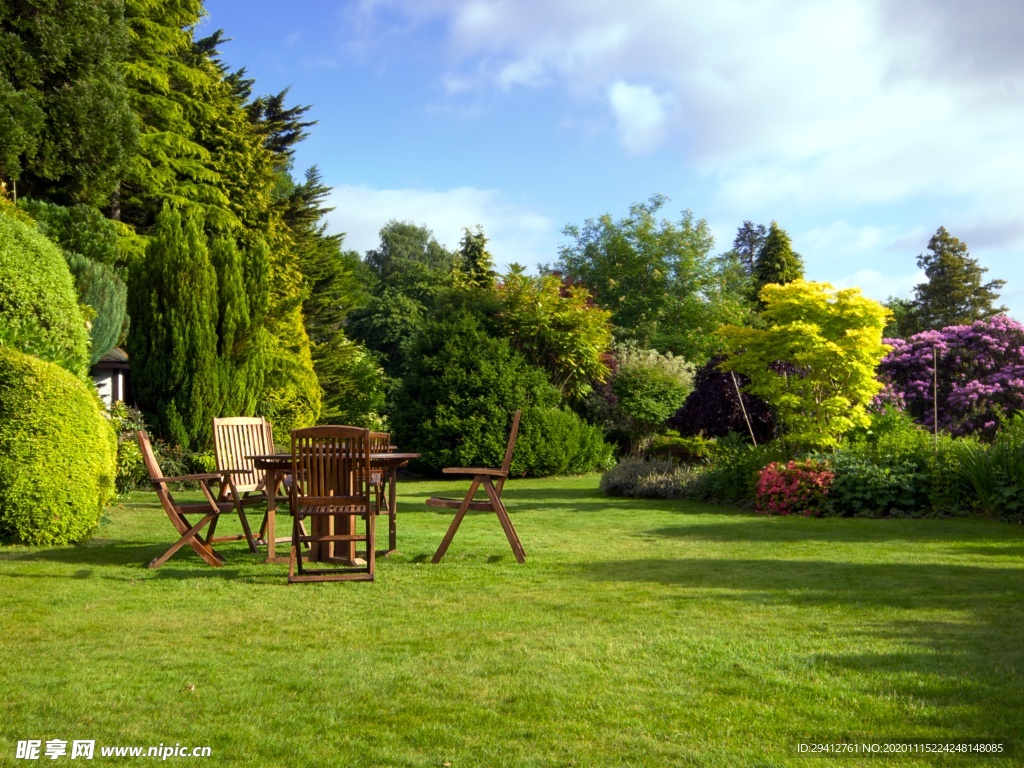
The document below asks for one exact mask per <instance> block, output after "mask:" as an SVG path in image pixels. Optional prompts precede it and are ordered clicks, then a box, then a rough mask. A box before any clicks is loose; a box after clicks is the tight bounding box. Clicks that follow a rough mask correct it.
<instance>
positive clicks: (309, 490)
mask: <svg viewBox="0 0 1024 768" xmlns="http://www.w3.org/2000/svg"><path fill="white" fill-rule="evenodd" d="M292 477H293V483H292V498H293V503H294V504H295V506H297V507H326V506H331V507H338V506H345V507H365V508H366V510H367V511H369V508H370V487H371V478H370V431H369V430H368V429H360V428H358V427H337V426H325V427H307V428H306V429H293V430H292ZM294 511H295V510H294V509H293V512H294Z"/></svg>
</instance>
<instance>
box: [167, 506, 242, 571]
mask: <svg viewBox="0 0 1024 768" xmlns="http://www.w3.org/2000/svg"><path fill="white" fill-rule="evenodd" d="M216 519H217V516H216V515H214V514H209V515H207V516H206V517H204V518H203V519H202V520H200V521H199V522H198V523H196V524H195V525H193V526H192V527H191V528H189V529H188V530H187V531H185V533H184V534H183V535H182V537H181V538H180V539H178V540H177V541H176V542H174V544H173V545H172V546H171V548H170V549H168V550H167V551H166V552H164V553H163V554H162V555H160V557H155V558H153V560H151V561H150V563H149V567H150V568H159V567H160V566H161V565H163V564H164V563H166V562H167V560H168V559H169V558H170V557H171V556H172V555H174V553H175V552H177V551H178V550H179V549H181V548H182V547H183V546H185V545H186V544H188V545H190V546H191V547H192V549H194V550H195V551H196V553H197V554H198V555H199V556H200V557H201V558H203V560H205V561H206V562H207V563H208V564H209V565H211V566H213V567H214V568H219V567H220V566H222V565H224V563H223V561H222V560H221V559H220V557H219V556H218V555H217V553H216V552H214V551H213V550H212V549H210V547H209V545H207V544H205V543H204V542H202V541H201V540H200V539H199V536H198V534H199V531H201V530H202V529H203V527H204V526H206V525H207V524H208V523H210V521H213V520H216Z"/></svg>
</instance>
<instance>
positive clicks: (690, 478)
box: [601, 456, 701, 499]
mask: <svg viewBox="0 0 1024 768" xmlns="http://www.w3.org/2000/svg"><path fill="white" fill-rule="evenodd" d="M700 477H701V472H700V470H696V469H694V468H692V467H681V466H679V465H677V464H676V463H675V462H672V461H666V460H663V459H641V458H639V457H636V456H629V457H627V458H625V459H623V460H622V461H620V462H619V463H618V464H616V465H615V466H614V467H612V468H611V469H609V470H608V471H607V472H605V473H604V474H603V475H601V491H602V493H604V494H605V495H607V496H628V497H632V498H640V499H683V498H691V497H693V496H694V495H695V494H694V488H695V486H696V485H697V484H698V483H699V481H700Z"/></svg>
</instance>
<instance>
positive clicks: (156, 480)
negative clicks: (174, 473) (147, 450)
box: [149, 472, 228, 483]
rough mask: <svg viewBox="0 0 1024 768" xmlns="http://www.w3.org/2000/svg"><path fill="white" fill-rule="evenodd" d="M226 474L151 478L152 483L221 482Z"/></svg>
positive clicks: (211, 473) (215, 473)
mask: <svg viewBox="0 0 1024 768" xmlns="http://www.w3.org/2000/svg"><path fill="white" fill-rule="evenodd" d="M227 474H228V473H227V472H208V473H206V474H203V475H179V476H178V477H151V478H149V480H150V482H153V483H196V482H200V481H202V480H218V481H221V482H223V481H224V477H225V476H226V475H227Z"/></svg>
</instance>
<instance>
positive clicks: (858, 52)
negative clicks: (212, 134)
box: [198, 0, 1024, 318]
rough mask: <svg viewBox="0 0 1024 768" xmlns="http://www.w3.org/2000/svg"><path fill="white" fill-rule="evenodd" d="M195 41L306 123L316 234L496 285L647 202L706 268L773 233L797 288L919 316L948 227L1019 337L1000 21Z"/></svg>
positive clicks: (419, 21)
mask: <svg viewBox="0 0 1024 768" xmlns="http://www.w3.org/2000/svg"><path fill="white" fill-rule="evenodd" d="M206 7H207V12H208V17H207V18H206V19H205V20H204V22H203V23H202V26H201V28H200V29H199V31H198V33H199V34H200V35H205V34H209V33H210V32H212V31H213V30H215V29H223V30H224V32H225V33H226V36H227V37H229V38H231V42H229V43H227V44H225V45H224V46H223V47H222V49H221V54H222V58H223V59H224V60H225V61H226V62H227V63H228V64H229V65H230V66H231V67H232V68H238V67H242V66H244V67H245V68H246V70H247V71H248V73H249V75H250V76H251V77H254V78H255V79H256V85H255V89H256V91H257V93H276V92H278V91H281V90H283V89H285V88H289V89H290V91H289V98H290V103H291V104H305V105H311V109H310V112H309V116H310V117H311V118H312V119H315V120H317V121H318V122H317V125H316V126H314V127H313V128H312V129H311V136H310V137H309V138H308V139H307V140H306V141H305V142H303V143H302V144H301V145H300V146H299V148H298V151H297V153H296V171H297V172H298V173H300V174H301V172H302V171H304V170H305V169H306V168H308V167H309V166H311V165H314V164H315V165H317V166H318V167H319V168H320V170H321V172H322V174H323V177H324V181H325V183H327V184H328V185H330V186H331V187H332V189H333V191H332V194H331V199H330V204H331V205H333V206H334V207H335V210H334V211H333V212H332V213H331V214H330V215H329V219H328V224H329V229H330V230H331V231H333V232H343V233H345V241H344V246H345V247H346V248H348V249H353V250H356V251H359V252H365V251H366V250H368V249H370V248H373V247H375V246H376V245H377V244H378V242H379V238H378V232H379V230H380V228H381V227H382V226H383V225H384V224H385V223H386V222H387V221H388V220H390V219H397V220H401V221H412V222H414V223H416V224H424V225H426V226H428V227H429V228H430V229H431V230H432V231H433V232H434V234H435V236H436V237H437V239H438V240H439V241H440V242H441V243H443V244H444V245H446V246H448V247H449V248H455V247H457V245H458V242H459V239H460V238H461V237H462V230H463V227H474V226H475V225H477V224H479V225H481V226H482V227H483V228H484V230H485V232H486V234H487V236H488V237H489V238H490V244H489V249H490V251H491V253H492V254H493V256H494V258H495V262H496V263H497V265H498V267H499V269H500V268H503V267H504V266H506V265H508V264H511V263H513V262H518V263H520V264H524V265H527V266H528V267H535V266H536V265H538V264H550V263H554V262H555V261H556V260H557V258H558V252H559V248H560V246H562V245H565V244H567V243H568V242H569V240H568V238H567V237H566V236H565V235H564V234H563V229H564V227H566V226H567V225H570V224H572V225H582V224H584V223H585V221H586V220H587V219H594V218H597V217H599V216H601V215H603V214H610V215H611V216H612V218H614V219H618V218H622V217H624V216H626V215H627V214H628V212H629V207H630V205H631V204H633V203H637V202H643V201H646V200H648V199H649V198H650V197H651V196H652V195H654V194H661V195H664V196H666V197H668V198H669V203H668V204H667V205H666V207H665V208H663V209H662V213H663V214H664V216H665V217H666V218H669V219H671V220H674V221H678V220H679V219H680V218H681V215H682V212H683V211H684V210H687V209H688V210H691V211H692V212H693V213H694V214H695V215H696V216H697V217H698V218H704V219H707V221H708V223H709V225H710V226H711V229H712V232H713V233H714V235H715V241H716V245H715V252H724V251H727V250H729V249H730V248H731V246H732V240H733V238H734V236H735V234H736V229H737V227H739V226H740V225H741V224H742V223H743V221H745V220H751V221H753V222H755V223H763V224H768V223H770V222H771V221H773V220H774V221H777V222H778V223H779V225H780V226H782V227H783V228H784V229H785V230H786V231H787V232H788V233H789V234H790V236H791V238H792V241H793V247H794V249H795V250H796V251H798V252H799V253H800V254H801V255H802V256H803V258H804V264H805V276H806V278H807V279H809V280H824V281H828V282H830V283H832V284H833V285H835V286H837V287H850V286H859V287H860V288H862V289H863V291H864V292H865V293H866V294H867V295H869V296H871V297H873V298H876V299H879V300H883V299H885V298H886V297H888V296H890V295H894V296H902V297H911V296H912V294H913V287H914V286H915V285H916V284H917V283H919V282H921V281H922V279H923V273H922V272H921V271H920V270H919V269H918V268H917V263H916V259H917V256H918V255H919V254H921V253H923V252H925V251H926V249H927V245H928V240H929V239H930V237H931V236H932V235H933V234H934V233H935V231H936V229H938V227H940V226H944V227H946V229H947V230H949V231H950V232H951V233H952V234H953V235H955V236H957V237H959V238H960V239H961V240H963V241H965V242H966V243H967V245H968V247H969V249H970V252H971V255H972V256H973V257H974V258H976V259H977V260H978V261H979V262H980V263H981V265H982V266H984V267H987V268H988V269H989V272H988V274H987V275H986V279H1002V280H1005V281H1006V286H1005V288H1004V289H1003V291H1002V301H1003V303H1004V304H1006V305H1007V306H1008V307H1009V309H1010V312H1011V314H1013V315H1014V316H1016V317H1018V318H1024V258H1021V256H1022V254H1024V207H1022V203H1024V98H1022V96H1024V46H1021V45H1020V44H1019V41H1018V39H1017V33H1018V30H1020V29H1021V28H1024V3H1020V2H1017V0H1002V1H999V0H970V1H968V0H959V1H958V0H829V2H821V1H820V0H715V2H706V1H705V0H699V1H697V2H688V1H687V0H633V1H632V2H630V3H623V2H621V0H517V1H516V2H513V1H512V0H469V1H468V2H466V1H462V0H351V1H350V2H345V1H343V0H302V1H301V2H293V3H291V4H290V5H286V6H282V4H281V3H280V2H273V3H271V2H269V1H268V0H207V2H206Z"/></svg>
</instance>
